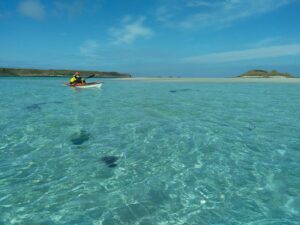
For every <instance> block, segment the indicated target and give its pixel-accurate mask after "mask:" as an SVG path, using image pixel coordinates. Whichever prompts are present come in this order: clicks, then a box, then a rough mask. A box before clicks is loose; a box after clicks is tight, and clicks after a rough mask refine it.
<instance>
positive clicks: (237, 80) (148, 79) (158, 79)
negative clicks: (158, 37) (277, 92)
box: [116, 77, 300, 83]
mask: <svg viewBox="0 0 300 225" xmlns="http://www.w3.org/2000/svg"><path fill="white" fill-rule="evenodd" d="M116 80H123V81H143V82H195V83H300V78H202V77H201V78H200V77H189V78H169V77H165V78H164V77H135V78H117V79H116Z"/></svg>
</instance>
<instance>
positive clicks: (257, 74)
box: [238, 70, 293, 78]
mask: <svg viewBox="0 0 300 225" xmlns="http://www.w3.org/2000/svg"><path fill="white" fill-rule="evenodd" d="M238 77H242V78H292V77H293V76H292V75H290V74H288V73H280V72H278V71H276V70H272V71H270V72H269V71H266V70H250V71H248V72H247V73H244V74H241V75H239V76H238Z"/></svg>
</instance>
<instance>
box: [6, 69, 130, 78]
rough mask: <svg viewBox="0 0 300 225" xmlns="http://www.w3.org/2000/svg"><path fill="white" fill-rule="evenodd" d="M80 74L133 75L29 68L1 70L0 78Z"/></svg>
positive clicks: (117, 76) (103, 75)
mask: <svg viewBox="0 0 300 225" xmlns="http://www.w3.org/2000/svg"><path fill="white" fill-rule="evenodd" d="M75 72H80V75H81V76H82V77H87V76H90V75H94V77H100V78H129V77H132V76H131V74H126V73H119V72H114V71H112V72H104V71H93V70H89V71H88V70H63V69H48V70H46V69H45V70H43V69H28V68H21V69H20V68H0V77H1V76H3V77H70V76H72V75H73V74H74V73H75Z"/></svg>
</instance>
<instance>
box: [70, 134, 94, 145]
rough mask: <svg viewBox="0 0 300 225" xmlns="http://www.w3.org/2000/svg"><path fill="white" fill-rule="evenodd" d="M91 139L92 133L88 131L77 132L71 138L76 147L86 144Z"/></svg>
mask: <svg viewBox="0 0 300 225" xmlns="http://www.w3.org/2000/svg"><path fill="white" fill-rule="evenodd" d="M89 139H90V133H89V132H87V131H86V130H81V131H80V132H76V133H74V134H72V136H71V142H72V143H73V144H74V145H81V144H83V143H84V142H86V141H88V140H89Z"/></svg>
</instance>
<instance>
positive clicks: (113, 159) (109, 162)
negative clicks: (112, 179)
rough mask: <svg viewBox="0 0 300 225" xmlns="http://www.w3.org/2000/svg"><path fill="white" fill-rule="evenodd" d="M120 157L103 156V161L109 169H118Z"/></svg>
mask: <svg viewBox="0 0 300 225" xmlns="http://www.w3.org/2000/svg"><path fill="white" fill-rule="evenodd" d="M118 159H119V157H117V156H103V157H102V158H101V160H102V161H103V162H104V163H105V164H106V165H107V166H108V167H111V168H112V167H116V166H117V164H116V163H115V162H116V161H117V160H118Z"/></svg>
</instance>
